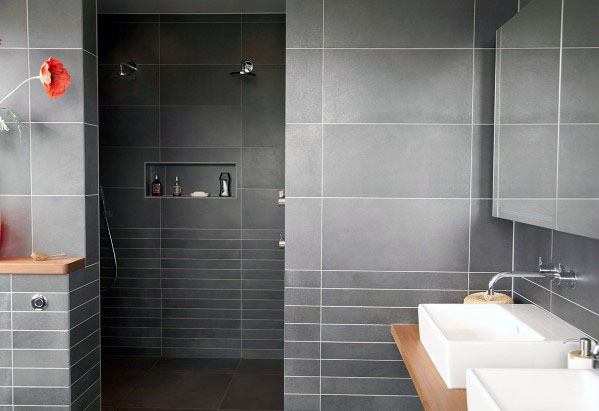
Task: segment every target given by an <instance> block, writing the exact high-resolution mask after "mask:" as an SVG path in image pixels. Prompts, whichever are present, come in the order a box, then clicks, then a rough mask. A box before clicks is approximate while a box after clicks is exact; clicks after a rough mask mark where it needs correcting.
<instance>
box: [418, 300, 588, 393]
mask: <svg viewBox="0 0 599 411" xmlns="http://www.w3.org/2000/svg"><path fill="white" fill-rule="evenodd" d="M418 322H419V330H420V341H421V342H422V345H423V346H424V348H425V349H426V352H427V353H428V355H429V357H430V358H431V360H432V362H433V364H435V367H436V368H437V371H439V374H441V377H442V378H443V381H445V384H446V385H447V387H448V388H465V387H466V370H467V369H468V368H565V367H566V365H567V354H568V352H570V351H573V350H575V349H576V348H575V347H576V344H575V343H570V344H564V343H563V341H564V340H566V339H569V338H579V337H581V336H582V335H583V333H582V332H581V331H580V330H578V329H576V328H575V327H573V326H571V325H569V324H568V323H566V322H565V321H563V320H561V319H559V318H557V317H555V316H553V315H551V314H549V313H547V312H545V311H543V310H541V309H540V308H538V307H536V306H534V305H531V304H510V305H501V304H481V305H477V304H421V305H419V306H418Z"/></svg>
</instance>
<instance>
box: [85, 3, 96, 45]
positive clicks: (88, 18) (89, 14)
mask: <svg viewBox="0 0 599 411" xmlns="http://www.w3.org/2000/svg"><path fill="white" fill-rule="evenodd" d="M82 20H83V23H82V24H83V48H84V49H85V50H87V51H89V52H90V53H92V54H98V51H97V47H96V43H97V37H98V30H97V25H98V24H97V20H98V16H97V10H96V2H95V1H94V0H83V9H82Z"/></svg>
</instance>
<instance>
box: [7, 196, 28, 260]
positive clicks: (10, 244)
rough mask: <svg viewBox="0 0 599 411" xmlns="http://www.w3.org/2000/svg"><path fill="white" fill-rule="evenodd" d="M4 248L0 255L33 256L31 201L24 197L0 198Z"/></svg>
mask: <svg viewBox="0 0 599 411" xmlns="http://www.w3.org/2000/svg"><path fill="white" fill-rule="evenodd" d="M0 210H1V211H2V242H1V243H0V244H1V245H2V247H1V248H0V255H2V256H15V255H30V254H31V200H30V198H29V197H23V196H17V197H13V196H0Z"/></svg>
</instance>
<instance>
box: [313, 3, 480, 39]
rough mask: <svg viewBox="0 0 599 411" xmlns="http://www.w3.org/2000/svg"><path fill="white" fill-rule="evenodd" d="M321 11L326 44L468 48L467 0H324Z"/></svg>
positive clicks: (469, 14)
mask: <svg viewBox="0 0 599 411" xmlns="http://www.w3.org/2000/svg"><path fill="white" fill-rule="evenodd" d="M324 13H325V16H324V26H325V29H324V44H325V46H326V47H372V48H375V47H472V34H473V31H474V30H473V25H474V2H472V1H470V0H456V1H453V2H446V1H443V0H432V1H426V2H414V1H410V0H378V1H374V2H364V1H360V0H327V1H326V2H325V7H324ZM374 21H376V24H373V22H374Z"/></svg>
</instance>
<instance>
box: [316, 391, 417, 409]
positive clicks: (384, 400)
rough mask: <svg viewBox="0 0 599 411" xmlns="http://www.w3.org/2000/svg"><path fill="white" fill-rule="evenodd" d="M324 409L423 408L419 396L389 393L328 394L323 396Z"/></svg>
mask: <svg viewBox="0 0 599 411" xmlns="http://www.w3.org/2000/svg"><path fill="white" fill-rule="evenodd" d="M322 409H323V410H329V411H343V410H405V411H418V410H422V409H423V408H422V403H421V402H420V399H419V398H418V396H415V395H414V396H388V395H376V396H373V395H367V394H364V395H359V394H358V395H326V396H323V397H322Z"/></svg>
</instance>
